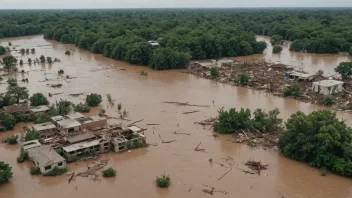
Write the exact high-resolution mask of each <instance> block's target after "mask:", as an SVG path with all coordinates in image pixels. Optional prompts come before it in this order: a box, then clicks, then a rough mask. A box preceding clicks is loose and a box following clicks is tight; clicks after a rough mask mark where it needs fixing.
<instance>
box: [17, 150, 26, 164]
mask: <svg viewBox="0 0 352 198" xmlns="http://www.w3.org/2000/svg"><path fill="white" fill-rule="evenodd" d="M25 160H28V152H27V151H22V152H21V153H20V156H18V157H17V162H18V163H23V162H24V161H25Z"/></svg>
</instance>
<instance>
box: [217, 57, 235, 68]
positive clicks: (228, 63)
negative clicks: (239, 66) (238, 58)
mask: <svg viewBox="0 0 352 198" xmlns="http://www.w3.org/2000/svg"><path fill="white" fill-rule="evenodd" d="M212 61H213V63H215V64H214V66H215V65H216V66H218V67H223V66H233V60H229V59H223V60H218V61H216V60H212ZM214 61H215V62H214Z"/></svg>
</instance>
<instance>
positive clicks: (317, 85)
mask: <svg viewBox="0 0 352 198" xmlns="http://www.w3.org/2000/svg"><path fill="white" fill-rule="evenodd" d="M343 84H344V83H343V82H342V81H338V80H322V81H317V82H313V87H312V91H314V92H317V93H320V94H324V95H331V94H336V93H339V92H341V91H342V90H343Z"/></svg>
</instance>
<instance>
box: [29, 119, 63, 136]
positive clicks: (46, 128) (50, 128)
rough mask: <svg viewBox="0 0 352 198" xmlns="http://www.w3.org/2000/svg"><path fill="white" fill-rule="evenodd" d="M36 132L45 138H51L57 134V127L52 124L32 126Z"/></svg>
mask: <svg viewBox="0 0 352 198" xmlns="http://www.w3.org/2000/svg"><path fill="white" fill-rule="evenodd" d="M32 128H33V130H34V131H36V132H39V133H40V135H41V136H42V137H43V138H49V137H52V136H54V135H55V134H56V133H57V129H56V126H55V125H54V124H53V123H51V122H45V123H41V124H34V125H32Z"/></svg>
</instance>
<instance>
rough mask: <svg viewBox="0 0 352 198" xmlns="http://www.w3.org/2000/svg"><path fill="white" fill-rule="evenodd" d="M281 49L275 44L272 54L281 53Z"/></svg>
mask: <svg viewBox="0 0 352 198" xmlns="http://www.w3.org/2000/svg"><path fill="white" fill-rule="evenodd" d="M281 51H282V47H281V46H279V45H275V46H274V47H273V53H274V54H278V53H281Z"/></svg>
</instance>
